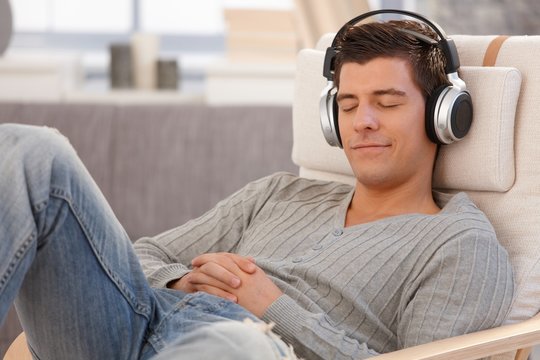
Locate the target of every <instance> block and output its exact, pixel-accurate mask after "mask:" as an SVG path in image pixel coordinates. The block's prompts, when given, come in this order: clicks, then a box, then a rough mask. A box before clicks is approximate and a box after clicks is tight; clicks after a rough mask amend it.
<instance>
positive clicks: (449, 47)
mask: <svg viewBox="0 0 540 360" xmlns="http://www.w3.org/2000/svg"><path fill="white" fill-rule="evenodd" d="M379 14H399V15H405V16H408V17H412V18H415V19H417V20H420V21H422V22H423V23H425V24H426V25H428V26H429V27H430V28H431V29H433V31H435V33H436V34H437V35H438V36H439V38H440V39H439V40H438V41H437V40H435V41H436V42H437V46H439V47H440V48H441V50H442V52H443V54H444V56H445V58H446V67H445V72H446V74H451V73H455V72H456V71H457V70H458V69H459V65H460V64H459V56H458V52H457V48H456V45H455V43H454V41H453V40H452V39H450V38H448V37H447V36H446V33H445V32H444V30H443V29H442V28H441V27H440V26H439V25H438V24H437V23H435V22H434V21H431V20H429V19H427V18H425V17H424V16H422V15H420V14H417V13H414V12H411V11H406V10H398V9H380V10H373V11H369V12H367V13H364V14H361V15H358V16H357V17H355V18H353V19H351V20H349V21H348V22H347V23H345V25H343V26H342V27H341V29H339V31H338V32H337V33H336V36H335V37H334V40H333V41H332V45H331V47H330V48H328V50H327V54H326V55H327V57H326V58H328V59H329V60H332V62H333V59H334V56H335V55H336V53H337V51H336V44H337V39H338V38H339V35H340V34H341V33H343V32H344V31H345V30H346V29H348V28H349V27H350V26H353V25H354V24H357V23H359V22H360V21H362V20H365V19H367V18H370V17H373V16H375V15H379ZM403 30H406V29H403ZM405 32H407V33H409V34H412V31H405ZM412 35H413V36H415V37H417V38H419V39H420V40H423V41H426V40H425V39H423V38H424V37H425V35H422V34H416V33H414V34H412ZM418 35H421V36H418ZM330 49H332V50H330ZM328 51H334V53H333V54H331V56H328V55H330V54H328ZM333 69H334V65H333V63H328V64H326V63H325V64H324V71H323V74H324V76H325V77H326V78H327V79H328V80H332V78H331V77H332V71H333Z"/></svg>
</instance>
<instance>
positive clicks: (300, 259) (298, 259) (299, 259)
mask: <svg viewBox="0 0 540 360" xmlns="http://www.w3.org/2000/svg"><path fill="white" fill-rule="evenodd" d="M302 260H304V259H302V258H301V257H297V258H294V259H293V261H292V262H293V263H299V262H302Z"/></svg>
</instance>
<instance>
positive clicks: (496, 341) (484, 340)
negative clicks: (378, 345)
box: [373, 314, 540, 360]
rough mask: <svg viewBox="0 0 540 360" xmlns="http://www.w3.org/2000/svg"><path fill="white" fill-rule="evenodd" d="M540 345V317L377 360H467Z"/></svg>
mask: <svg viewBox="0 0 540 360" xmlns="http://www.w3.org/2000/svg"><path fill="white" fill-rule="evenodd" d="M539 343H540V314H538V315H536V316H534V317H532V318H531V319H529V320H526V321H523V322H520V323H517V324H511V325H505V326H501V327H497V328H493V329H489V330H483V331H478V332H475V333H471V334H466V335H460V336H456V337H452V338H448V339H443V340H438V341H434V342H431V343H428V344H422V345H418V346H413V347H410V348H406V349H403V350H398V351H394V352H391V353H387V354H382V355H379V356H376V357H374V358H373V359H376V360H398V359H416V360H427V359H430V360H431V359H433V360H435V359H437V360H445V359H448V360H454V359H460V360H467V359H471V360H472V359H479V358H482V357H486V356H490V355H495V354H501V353H505V352H510V351H515V350H518V349H523V348H528V347H531V346H533V345H537V344H539Z"/></svg>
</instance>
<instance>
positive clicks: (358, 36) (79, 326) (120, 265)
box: [0, 22, 513, 359]
mask: <svg viewBox="0 0 540 360" xmlns="http://www.w3.org/2000/svg"><path fill="white" fill-rule="evenodd" d="M399 27H407V28H411V29H414V30H415V31H420V32H426V33H428V31H427V30H426V29H424V28H423V27H421V26H420V27H419V25H416V23H409V22H407V23H401V22H397V23H390V24H386V25H385V24H379V25H364V26H359V27H355V28H353V29H352V30H350V31H349V32H348V33H347V36H345V37H344V39H343V40H342V42H341V46H342V52H341V54H342V56H341V58H337V59H336V77H337V79H336V80H337V81H336V83H337V86H338V97H337V100H338V104H339V122H340V123H339V126H340V131H341V138H342V141H343V145H344V149H345V152H346V154H347V157H348V159H349V162H350V163H351V166H352V168H353V170H354V173H355V176H356V178H357V182H356V186H355V187H350V186H347V185H343V184H338V183H333V182H322V181H313V180H307V179H301V178H298V177H296V176H293V175H290V174H276V175H273V176H270V177H267V178H264V179H261V180H258V181H255V182H253V183H250V184H248V185H247V186H246V187H245V188H244V189H242V190H240V191H239V192H237V193H236V194H233V195H232V196H231V197H229V198H228V199H226V200H224V201H222V202H221V203H219V204H218V205H217V206H216V207H215V208H214V209H213V210H211V211H210V212H208V213H207V214H206V215H203V216H202V217H201V218H199V219H195V220H192V221H190V222H188V223H187V224H185V225H183V226H180V227H178V228H176V229H172V230H170V231H168V232H166V233H164V234H161V235H158V236H156V237H155V238H145V239H141V240H139V241H138V242H137V243H136V244H135V248H136V252H137V255H138V257H139V259H140V261H141V263H142V265H143V268H144V272H145V275H146V276H147V279H148V282H146V280H145V279H144V278H143V275H142V272H141V269H140V265H139V262H138V259H137V258H136V257H135V255H134V253H133V251H132V248H131V247H130V244H129V240H128V239H127V236H126V235H125V233H124V231H123V230H122V228H121V227H120V226H119V224H118V223H117V222H116V221H115V219H114V215H113V214H112V212H111V211H110V209H109V208H108V207H107V206H106V204H105V201H104V199H103V198H102V196H101V195H100V194H99V191H98V190H97V189H96V187H95V185H94V184H93V182H92V181H91V180H90V177H89V175H88V174H87V173H86V171H85V170H84V168H83V167H82V165H81V164H80V162H79V160H78V159H77V158H76V156H75V155H74V154H73V151H72V149H71V148H70V147H69V145H67V143H66V142H65V141H64V140H62V139H61V138H59V137H58V136H57V135H53V134H52V132H51V131H43V130H40V129H33V128H25V127H19V126H5V125H4V126H0V147H1V149H0V153H1V154H2V156H1V157H0V170H1V173H2V175H3V176H2V179H1V181H0V189H1V190H0V255H1V256H2V259H5V260H4V261H3V264H1V265H0V274H1V276H0V279H1V280H0V295H1V299H2V300H1V302H0V314H1V316H2V317H3V316H4V314H5V313H6V311H7V309H8V307H9V304H10V303H11V301H12V300H13V298H14V297H15V296H16V295H17V294H18V298H17V306H18V311H19V315H20V317H21V320H22V323H23V326H24V328H25V330H26V333H27V336H28V338H29V342H30V345H31V347H32V349H33V351H34V352H35V353H36V355H37V356H38V357H40V358H67V357H76V358H144V359H146V358H150V357H152V356H154V355H156V354H158V357H159V356H160V355H159V354H161V356H162V358H173V357H177V358H181V357H182V356H184V357H185V358H197V357H199V358H210V357H211V356H215V354H219V355H220V357H221V358H225V357H226V356H227V355H230V354H234V356H232V357H231V358H233V357H236V358H240V357H241V356H244V357H246V358H248V357H250V356H252V357H253V358H263V356H266V357H267V358H279V357H280V356H290V357H292V356H294V354H292V353H291V352H290V351H289V349H287V347H286V346H285V345H284V344H283V343H282V342H281V341H280V340H279V339H276V338H275V337H274V336H273V335H271V333H269V334H268V335H264V336H262V337H261V336H258V335H257V332H256V331H249V330H246V328H245V327H237V328H234V329H233V330H232V331H231V328H227V329H223V328H222V326H223V324H225V326H227V325H230V324H238V323H232V322H225V323H223V322H222V321H223V320H226V319H234V320H242V319H244V318H246V317H247V318H249V319H251V320H252V321H255V322H257V321H258V319H263V320H265V321H267V322H272V323H274V324H275V325H274V330H275V331H276V333H277V334H279V335H280V336H281V337H282V338H283V340H285V342H286V343H288V344H292V345H293V346H294V348H295V350H296V352H297V353H298V354H299V355H300V356H303V357H306V358H309V359H314V358H322V359H350V358H355V359H359V358H365V357H369V356H371V355H373V354H376V353H380V352H386V351H391V350H395V349H399V348H402V347H407V346H411V345H415V344H419V343H423V342H426V341H431V340H433V339H438V338H443V337H447V336H452V335H456V334H461V333H465V332H470V331H475V330H480V329H483V328H488V327H492V326H496V325H499V324H500V323H501V322H502V321H503V319H504V316H505V314H506V312H507V311H508V309H509V306H510V302H511V300H512V292H513V284H512V273H511V269H510V266H509V263H508V259H507V254H506V252H505V251H504V249H503V248H502V247H501V246H500V245H499V244H498V243H497V241H496V238H495V234H494V231H493V229H492V227H491V226H490V224H489V222H488V221H487V219H486V218H485V216H484V215H483V214H482V213H481V212H480V211H479V210H478V209H477V208H476V207H475V206H474V205H473V204H472V203H471V202H470V201H469V200H468V198H467V197H466V195H464V194H458V195H456V196H454V197H452V198H451V199H444V200H440V201H439V200H438V201H435V199H434V198H433V196H432V193H431V172H432V169H433V164H434V161H435V154H436V145H435V144H432V143H430V142H429V141H428V139H427V137H426V134H425V131H424V106H425V105H424V104H425V97H426V94H429V93H430V91H432V90H433V89H434V88H435V87H436V86H437V85H440V84H441V82H444V81H445V80H444V73H442V75H441V76H438V77H436V79H434V78H433V76H431V75H430V74H429V72H428V73H427V74H426V73H419V71H420V70H421V69H422V66H416V65H415V64H416V63H417V61H414V60H413V59H418V56H419V55H421V54H423V55H424V58H425V56H426V53H427V57H428V58H432V57H438V58H439V59H440V58H441V55H440V53H438V51H437V50H436V49H434V48H433V47H426V46H424V45H423V44H420V43H419V42H418V41H417V40H415V39H414V37H411V36H410V35H409V34H407V33H405V32H403V31H401V30H399V29H398V28H399ZM389 35H390V36H389ZM432 35H433V34H431V33H429V34H428V36H432ZM381 39H384V41H383V42H381ZM360 43H365V44H369V47H368V48H369V49H373V48H374V47H376V48H377V50H376V51H368V52H366V53H365V54H366V57H365V58H363V59H362V58H348V57H347V53H348V51H347V47H348V46H350V50H351V52H352V53H358V50H355V49H358V48H357V46H358V45H359V44H360ZM376 45H378V46H376ZM362 53H363V51H362ZM434 63H435V64H437V63H438V64H439V65H438V66H435V65H434V64H433V63H431V62H430V63H429V66H427V68H430V69H432V71H433V72H434V73H438V74H439V75H440V74H441V71H442V70H441V66H442V61H439V62H434ZM432 65H433V66H435V67H433V66H432ZM423 68H426V66H424V67H423ZM433 69H435V70H433ZM441 77H442V80H441ZM423 78H427V79H428V81H427V82H426V83H427V84H431V85H430V86H428V87H426V86H425V83H424V82H422V81H418V79H423ZM149 285H150V286H149ZM178 290H181V291H178ZM205 293H208V294H210V295H207V294H205ZM212 295H216V296H212ZM245 309H247V310H249V312H248V311H246V310H245ZM210 323H212V324H214V323H217V325H209V326H203V325H205V324H210ZM233 327H234V326H233ZM243 341H245V342H247V343H248V345H249V346H245V347H242V345H243V344H242V342H243ZM238 349H240V350H244V351H245V350H247V351H249V352H248V353H242V351H238ZM235 352H236V353H235ZM209 354H211V355H209Z"/></svg>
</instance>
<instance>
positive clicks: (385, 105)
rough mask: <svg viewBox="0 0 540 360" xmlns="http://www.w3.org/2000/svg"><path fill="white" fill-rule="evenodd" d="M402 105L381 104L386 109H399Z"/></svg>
mask: <svg viewBox="0 0 540 360" xmlns="http://www.w3.org/2000/svg"><path fill="white" fill-rule="evenodd" d="M400 105H401V104H383V103H379V106H380V107H382V108H384V109H391V108H396V107H398V106H400Z"/></svg>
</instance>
